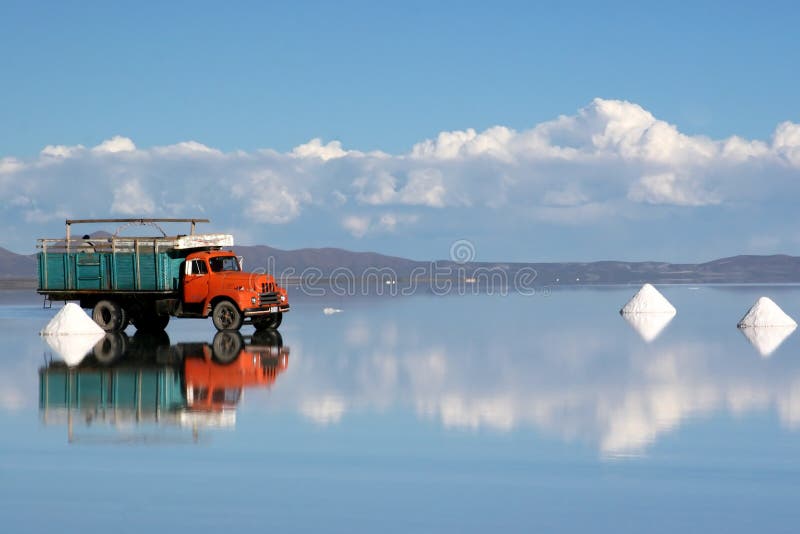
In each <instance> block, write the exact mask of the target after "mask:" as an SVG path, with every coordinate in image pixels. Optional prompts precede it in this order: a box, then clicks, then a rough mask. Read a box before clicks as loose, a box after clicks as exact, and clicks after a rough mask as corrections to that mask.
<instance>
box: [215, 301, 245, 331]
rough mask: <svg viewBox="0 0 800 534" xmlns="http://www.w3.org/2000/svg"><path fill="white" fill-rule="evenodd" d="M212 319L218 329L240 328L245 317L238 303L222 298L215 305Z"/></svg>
mask: <svg viewBox="0 0 800 534" xmlns="http://www.w3.org/2000/svg"><path fill="white" fill-rule="evenodd" d="M211 320H212V321H213V322H214V326H215V327H216V328H217V330H239V328H241V326H242V321H243V320H244V317H242V312H240V311H239V308H237V307H236V304H234V303H233V302H231V301H229V300H221V301H219V302H217V305H216V306H214V311H213V312H212V314H211Z"/></svg>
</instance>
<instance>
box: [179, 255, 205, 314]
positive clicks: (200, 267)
mask: <svg viewBox="0 0 800 534" xmlns="http://www.w3.org/2000/svg"><path fill="white" fill-rule="evenodd" d="M206 296H208V265H207V264H206V261H205V260H203V259H197V260H186V272H185V275H184V279H183V301H184V302H186V303H189V304H198V303H200V302H203V301H204V300H205V299H206Z"/></svg>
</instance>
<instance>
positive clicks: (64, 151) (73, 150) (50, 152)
mask: <svg viewBox="0 0 800 534" xmlns="http://www.w3.org/2000/svg"><path fill="white" fill-rule="evenodd" d="M84 150H86V147H84V146H83V145H75V146H66V145H47V146H46V147H44V148H43V149H42V151H41V155H42V156H44V157H51V158H71V157H73V156H76V155H78V154H79V153H80V152H82V151H84Z"/></svg>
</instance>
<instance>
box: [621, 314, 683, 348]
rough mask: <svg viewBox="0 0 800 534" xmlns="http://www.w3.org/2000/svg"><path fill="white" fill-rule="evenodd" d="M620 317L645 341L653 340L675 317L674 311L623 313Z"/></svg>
mask: <svg viewBox="0 0 800 534" xmlns="http://www.w3.org/2000/svg"><path fill="white" fill-rule="evenodd" d="M622 317H623V318H624V319H625V320H626V321H627V322H628V324H629V325H631V326H632V327H633V329H634V330H636V333H637V334H639V336H641V338H642V339H643V340H645V342H647V343H650V342H652V341H653V340H655V339H656V338H657V337H658V336H659V335H660V334H661V332H663V331H664V329H665V328H666V327H667V325H668V324H669V323H670V321H672V319H673V318H674V317H675V314H674V313H623V314H622Z"/></svg>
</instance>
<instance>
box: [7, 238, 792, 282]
mask: <svg viewBox="0 0 800 534" xmlns="http://www.w3.org/2000/svg"><path fill="white" fill-rule="evenodd" d="M98 237H99V236H98ZM234 250H235V251H236V253H237V254H240V255H242V256H244V258H245V269H246V270H248V271H251V270H255V269H266V270H269V271H270V272H273V273H275V274H283V275H284V276H288V277H291V278H297V277H299V276H301V275H302V274H304V273H305V276H309V275H312V276H321V277H322V278H323V279H325V278H328V277H331V276H332V275H333V276H337V275H340V274H342V273H352V274H354V275H356V276H362V275H364V274H365V273H372V274H373V275H375V276H378V277H381V278H391V277H395V278H397V279H403V278H409V277H412V276H414V277H417V278H418V279H420V280H422V279H429V278H431V277H432V276H434V275H436V276H438V277H441V278H454V279H463V278H468V279H469V278H473V277H474V278H476V279H477V282H478V283H480V281H481V280H486V279H488V278H489V277H491V276H494V275H497V274H498V273H502V275H503V276H505V277H506V279H508V280H513V279H514V277H515V276H520V275H527V276H530V275H532V273H534V272H535V284H536V285H576V284H577V285H583V284H621V283H622V284H626V283H641V282H653V283H662V284H664V283H688V284H704V283H800V257H798V256H787V255H773V256H734V257H731V258H723V259H719V260H714V261H709V262H706V263H697V264H693V263H665V262H652V261H648V262H627V261H595V262H587V263H576V262H566V263H504V262H471V263H464V264H458V263H455V262H453V261H437V262H423V261H415V260H409V259H406V258H399V257H395V256H385V255H383V254H376V253H374V252H352V251H349V250H343V249H338V248H306V249H297V250H281V249H276V248H272V247H268V246H263V245H259V246H237V247H234ZM35 277H36V260H35V255H30V256H26V255H21V254H15V253H14V252H11V251H9V250H7V249H5V248H2V247H0V279H6V280H9V279H33V278H35Z"/></svg>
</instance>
